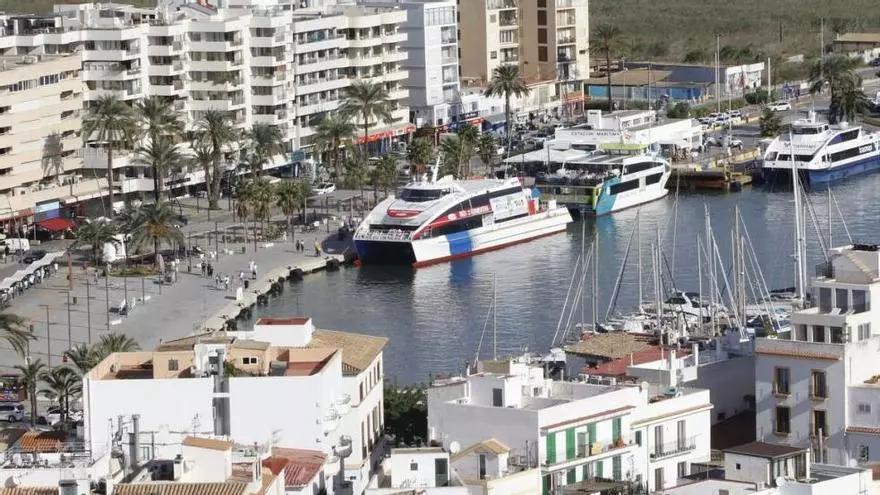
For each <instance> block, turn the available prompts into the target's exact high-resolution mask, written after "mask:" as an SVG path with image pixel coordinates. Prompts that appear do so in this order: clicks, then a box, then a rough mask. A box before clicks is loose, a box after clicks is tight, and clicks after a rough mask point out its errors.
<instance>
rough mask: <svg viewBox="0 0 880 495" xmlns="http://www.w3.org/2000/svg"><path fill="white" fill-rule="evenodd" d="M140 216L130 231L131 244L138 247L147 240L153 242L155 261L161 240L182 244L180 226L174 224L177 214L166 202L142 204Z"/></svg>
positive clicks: (156, 260)
mask: <svg viewBox="0 0 880 495" xmlns="http://www.w3.org/2000/svg"><path fill="white" fill-rule="evenodd" d="M141 211H142V216H141V221H140V222H139V224H138V225H137V226H136V227H135V228H134V230H133V231H132V232H131V244H132V246H135V247H136V248H140V247H141V246H143V245H144V244H146V243H147V242H151V243H152V244H153V254H154V255H155V263H156V265H157V266H158V263H159V247H160V246H161V245H162V243H163V242H165V243H168V244H169V245H173V244H174V243H177V244H183V243H185V242H186V238H185V237H184V235H183V232H181V231H180V227H178V226H177V225H175V222H177V221H178V215H177V213H175V212H174V208H173V207H172V206H171V205H170V204H169V203H167V202H164V201H162V202H159V203H156V204H150V205H144V206H142V207H141Z"/></svg>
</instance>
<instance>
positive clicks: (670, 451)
mask: <svg viewBox="0 0 880 495" xmlns="http://www.w3.org/2000/svg"><path fill="white" fill-rule="evenodd" d="M696 449H697V437H695V436H694V437H689V438H679V439H678V440H677V441H675V442H669V443H665V444H662V445H655V446H654V451H653V452H651V460H652V461H659V460H661V459H668V458H670V457H675V456H678V455H682V454H687V453H688V452H692V451H694V450H696Z"/></svg>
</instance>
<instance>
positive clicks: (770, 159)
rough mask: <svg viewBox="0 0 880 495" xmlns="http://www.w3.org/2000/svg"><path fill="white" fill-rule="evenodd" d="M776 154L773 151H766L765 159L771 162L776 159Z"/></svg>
mask: <svg viewBox="0 0 880 495" xmlns="http://www.w3.org/2000/svg"><path fill="white" fill-rule="evenodd" d="M776 155H777V153H776V152H775V151H771V152H770V153H767V160H768V161H771V162H772V161H774V160H776Z"/></svg>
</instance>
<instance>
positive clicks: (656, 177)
mask: <svg viewBox="0 0 880 495" xmlns="http://www.w3.org/2000/svg"><path fill="white" fill-rule="evenodd" d="M662 178H663V174H662V173H660V174H653V175H649V176H647V177H645V185H646V186H650V185H651V184H656V183H658V182H660V179H662Z"/></svg>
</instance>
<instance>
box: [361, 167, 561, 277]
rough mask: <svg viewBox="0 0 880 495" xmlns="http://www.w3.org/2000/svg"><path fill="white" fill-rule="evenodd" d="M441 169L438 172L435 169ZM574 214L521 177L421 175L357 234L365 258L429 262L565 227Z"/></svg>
mask: <svg viewBox="0 0 880 495" xmlns="http://www.w3.org/2000/svg"><path fill="white" fill-rule="evenodd" d="M435 175H436V173H435ZM571 221H572V219H571V215H570V214H569V212H568V209H567V208H565V207H558V206H556V202H555V201H547V202H545V201H541V200H540V199H539V198H538V197H537V191H533V190H532V189H528V188H524V187H523V186H522V184H521V183H520V181H519V179H518V178H511V179H476V180H453V179H452V178H451V177H444V178H442V179H440V180H422V181H419V182H413V183H410V184H408V185H406V186H405V187H404V188H403V189H402V190H401V191H400V193H399V196H398V197H394V196H389V197H388V198H386V199H385V200H384V201H382V202H381V203H379V204H378V205H377V206H376V207H375V208H374V209H373V211H371V212H370V214H369V215H367V217H366V218H364V220H363V222H361V224H360V226H358V229H357V231H356V232H355V235H354V244H355V249H356V250H357V254H358V257H359V259H360V261H361V262H362V263H367V264H370V263H375V264H380V263H381V264H411V265H413V266H416V267H419V266H425V265H429V264H432V263H439V262H443V261H448V260H452V259H457V258H463V257H467V256H472V255H474V254H478V253H482V252H486V251H491V250H495V249H501V248H503V247H506V246H510V245H512V244H518V243H521V242H526V241H530V240H532V239H535V238H538V237H543V236H548V235H551V234H556V233H559V232H563V231H565V229H566V226H567V225H568V224H569V223H571Z"/></svg>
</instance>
